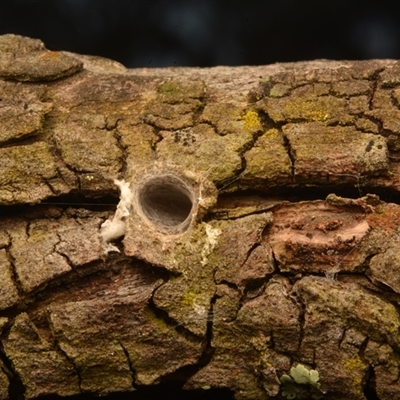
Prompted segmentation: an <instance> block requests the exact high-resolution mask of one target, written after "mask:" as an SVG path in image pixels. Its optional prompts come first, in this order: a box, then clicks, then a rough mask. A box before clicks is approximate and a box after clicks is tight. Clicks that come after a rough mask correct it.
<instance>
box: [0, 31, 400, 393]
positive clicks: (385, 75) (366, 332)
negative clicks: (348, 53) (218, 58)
mask: <svg viewBox="0 0 400 400" xmlns="http://www.w3.org/2000/svg"><path fill="white" fill-rule="evenodd" d="M399 76H400V65H399V63H398V62H396V61H393V60H371V61H362V62H356V61H326V60H322V61H311V62H301V63H291V64H290V63H288V64H275V65H270V66H259V67H216V68H204V69H200V68H165V69H147V68H143V69H136V70H129V69H125V68H124V67H123V66H121V65H120V64H118V63H116V62H113V61H110V60H105V59H100V58H96V57H90V56H80V55H76V54H71V53H67V52H51V51H48V50H46V49H45V47H44V46H43V44H42V43H41V42H40V41H38V40H33V39H29V38H24V37H19V36H14V35H6V36H1V37H0V282H1V286H0V338H1V342H0V400H3V399H8V398H10V399H17V398H23V397H25V398H26V399H32V398H36V397H39V396H44V395H60V396H69V395H75V394H80V393H87V394H96V395H106V394H109V393H115V392H136V393H142V392H143V391H144V390H146V388H148V387H156V386H159V387H166V386H165V385H167V386H168V385H169V386H168V387H170V388H182V389H183V390H188V391H191V390H193V391H195V390H196V392H190V393H198V392H199V393H200V392H204V393H214V390H217V389H221V390H223V389H224V390H225V391H224V390H223V391H222V392H215V393H220V395H221V396H222V395H227V396H228V395H230V396H234V398H236V399H251V400H252V399H283V398H288V399H294V398H296V399H308V398H313V399H319V398H323V399H357V400H358V399H360V400H361V399H370V400H372V399H382V400H384V399H396V398H400V383H399V374H400V354H399V351H400V336H399V333H400V314H399V301H400V296H399V294H400V273H399V268H400V233H399V225H400V207H399V205H398V203H399V200H398V199H399V190H400V178H399V177H400V167H399V165H400V164H399V160H400V156H399V154H400V152H399V151H400V139H399V135H400V122H399V121H400V110H399V103H400V78H399ZM118 186H119V187H120V190H121V196H120V197H121V198H120V199H119V198H118V196H119V195H120V194H119V190H118ZM114 213H115V214H114ZM197 391H198V392H197ZM208 398H209V397H208Z"/></svg>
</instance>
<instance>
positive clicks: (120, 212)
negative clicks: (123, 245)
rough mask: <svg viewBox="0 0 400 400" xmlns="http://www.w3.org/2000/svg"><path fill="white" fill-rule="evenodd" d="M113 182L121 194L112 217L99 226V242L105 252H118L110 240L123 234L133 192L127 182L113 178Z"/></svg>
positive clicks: (129, 212)
mask: <svg viewBox="0 0 400 400" xmlns="http://www.w3.org/2000/svg"><path fill="white" fill-rule="evenodd" d="M114 183H115V184H116V185H117V186H118V187H119V189H120V191H121V195H120V201H119V203H118V205H117V210H116V211H115V214H114V216H113V218H112V219H111V220H110V219H108V220H107V221H105V222H103V223H102V224H101V227H100V242H101V247H102V248H103V250H104V253H105V254H108V253H109V252H111V251H117V252H118V253H119V252H120V251H119V249H118V248H117V247H116V246H114V245H113V244H111V243H110V242H112V241H114V240H117V239H119V238H121V237H122V236H124V235H125V231H126V220H127V218H128V217H129V215H130V214H131V209H132V201H133V192H132V190H131V188H130V184H129V182H125V181H124V180H121V181H119V180H116V179H115V180H114Z"/></svg>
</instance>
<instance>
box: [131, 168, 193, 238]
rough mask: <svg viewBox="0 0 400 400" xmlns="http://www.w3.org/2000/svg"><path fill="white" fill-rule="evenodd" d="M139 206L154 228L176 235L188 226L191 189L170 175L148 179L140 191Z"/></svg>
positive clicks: (191, 206)
mask: <svg viewBox="0 0 400 400" xmlns="http://www.w3.org/2000/svg"><path fill="white" fill-rule="evenodd" d="M138 202H139V206H140V207H141V210H142V212H143V214H144V215H145V216H146V217H147V218H148V219H149V220H150V221H151V222H152V223H153V224H154V225H155V226H156V228H158V229H160V230H163V231H167V232H169V233H178V232H180V231H182V230H184V229H185V228H187V226H188V225H189V224H190V215H191V211H192V209H193V205H194V204H193V203H194V201H193V194H192V191H191V188H190V187H189V185H188V184H186V183H185V182H184V181H183V180H181V179H180V178H177V177H175V176H172V175H163V176H157V177H155V178H152V179H149V180H148V181H147V182H146V183H145V184H144V185H143V186H142V187H141V188H140V189H139V195H138Z"/></svg>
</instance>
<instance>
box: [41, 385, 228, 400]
mask: <svg viewBox="0 0 400 400" xmlns="http://www.w3.org/2000/svg"><path fill="white" fill-rule="evenodd" d="M99 398H101V399H102V400H160V399H163V400H233V398H234V397H233V393H232V392H230V391H229V390H226V389H204V390H182V389H180V388H179V387H178V386H176V385H173V384H161V385H157V386H150V387H143V388H139V389H137V390H136V391H134V392H129V393H114V394H109V395H107V396H102V397H96V396H91V395H88V394H80V395H76V396H69V397H60V396H42V397H39V398H38V400H61V399H63V400H95V399H99Z"/></svg>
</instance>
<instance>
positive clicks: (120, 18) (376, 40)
mask: <svg viewBox="0 0 400 400" xmlns="http://www.w3.org/2000/svg"><path fill="white" fill-rule="evenodd" d="M3 33H15V34H20V35H26V36H30V37H35V38H40V39H41V40H42V41H44V43H45V44H46V46H47V47H48V48H49V49H51V50H68V51H72V52H76V53H84V54H92V55H99V56H103V57H108V58H112V59H115V60H117V61H119V62H121V63H122V64H124V65H125V66H127V67H165V66H200V67H205V66H213V65H244V64H248V65H257V64H270V63H274V62H282V61H299V60H311V59H316V58H327V59H369V58H400V1H384V0H381V1H370V2H369V1H362V0H361V1H352V0H347V1H341V0H315V1H314V0H258V1H255V0H229V1H228V0H227V1H222V0H180V1H176V0H158V1H155V0H131V1H129V0H126V1H120V0H36V1H35V0H0V34H3Z"/></svg>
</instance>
